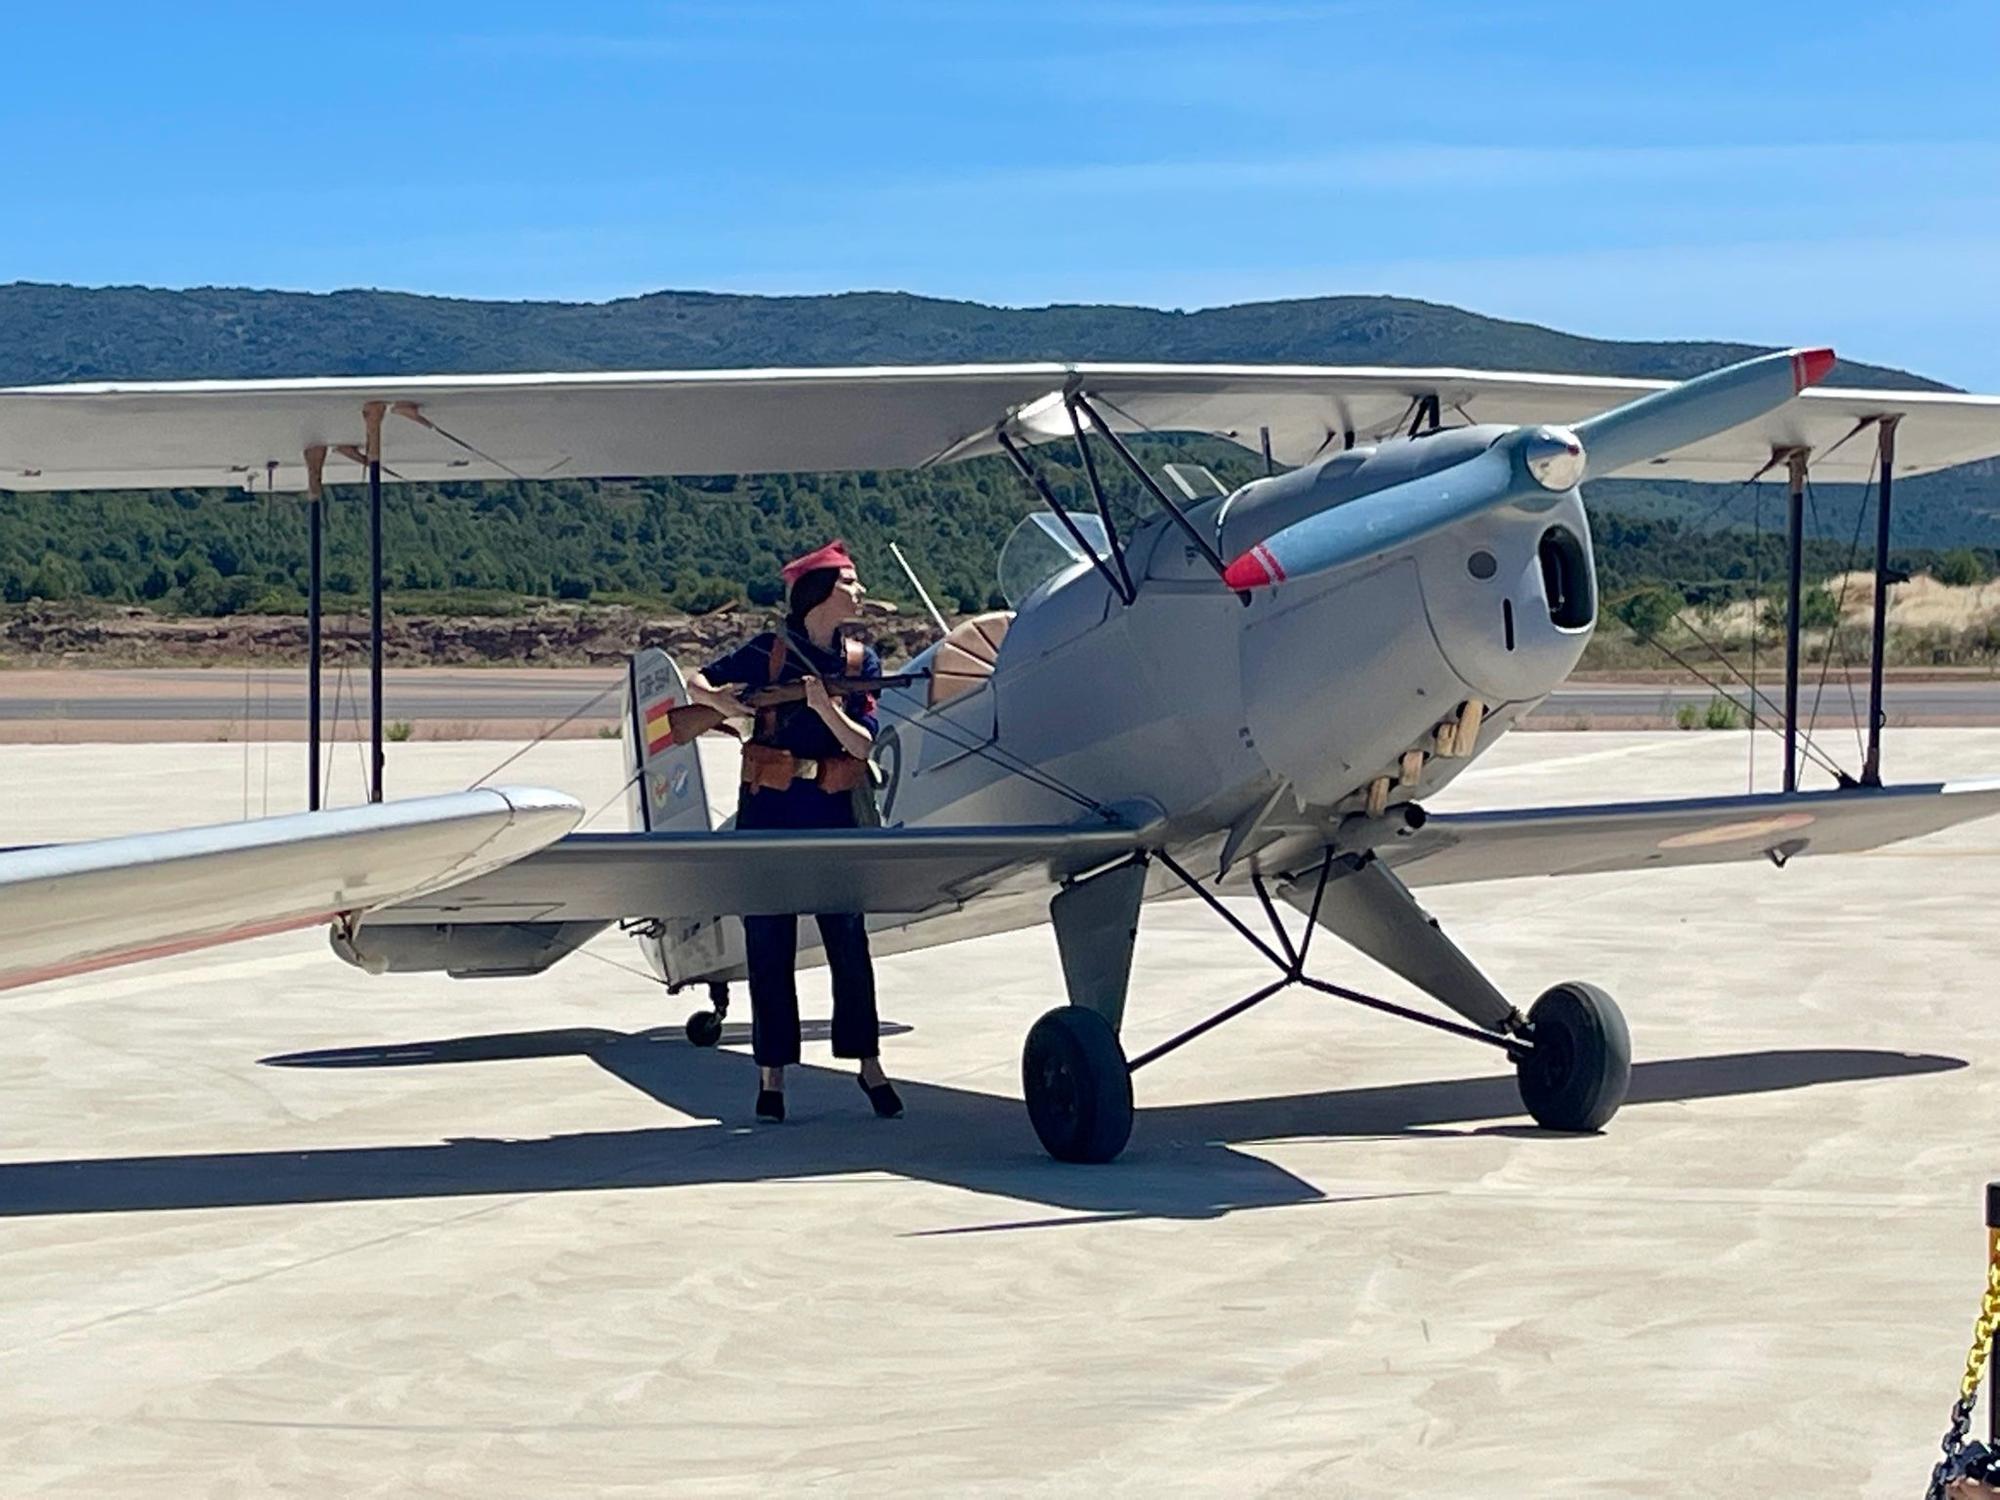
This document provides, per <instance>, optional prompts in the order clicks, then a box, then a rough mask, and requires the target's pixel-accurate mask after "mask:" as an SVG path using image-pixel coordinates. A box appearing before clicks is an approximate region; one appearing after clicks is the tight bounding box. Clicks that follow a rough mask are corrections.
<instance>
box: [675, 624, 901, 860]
mask: <svg viewBox="0 0 2000 1500" xmlns="http://www.w3.org/2000/svg"><path fill="white" fill-rule="evenodd" d="M776 639H777V637H776V635H775V634H774V633H773V632H771V631H768V630H767V631H765V632H764V633H763V634H762V635H759V636H757V637H755V638H754V639H752V640H749V641H746V642H745V643H744V644H743V645H741V646H738V647H737V648H736V649H735V650H734V651H732V652H730V653H729V654H728V655H727V656H725V657H722V658H721V659H720V660H718V661H714V662H711V663H710V664H709V665H708V666H706V667H703V668H702V669H701V675H702V676H704V677H706V678H707V679H708V680H709V682H710V683H711V684H712V685H714V686H716V687H723V686H725V685H726V686H730V687H740V688H742V690H743V691H744V692H746V693H754V692H756V691H757V690H758V689H759V688H765V687H770V686H771V685H772V681H771V671H770V668H771V643H772V642H773V641H774V640H776ZM844 667H845V657H844V655H843V652H842V650H841V638H840V637H839V636H838V635H836V636H835V637H834V640H833V648H832V649H831V650H828V651H822V650H820V649H819V648H818V647H817V646H815V645H814V644H813V643H812V642H811V641H809V640H807V639H806V636H805V632H804V631H798V630H795V631H790V632H788V633H787V636H786V651H785V661H784V665H783V666H782V667H780V668H779V671H778V678H777V680H778V681H780V682H796V681H797V680H798V679H799V678H801V677H809V676H810V677H845V676H846V675H847V673H846V671H845V670H844ZM859 675H860V676H862V677H880V676H881V675H882V658H881V657H880V656H879V655H877V654H876V652H875V648H874V647H872V646H864V647H862V648H861V671H860V673H859ZM841 707H842V708H844V709H845V710H846V711H847V717H848V718H850V719H852V720H854V722H855V723H857V724H859V725H860V726H861V727H862V728H863V729H866V730H867V731H868V732H869V733H870V734H873V733H874V732H875V695H874V694H873V693H849V694H848V695H847V697H846V699H845V700H844V701H843V702H842V704H841ZM777 719H778V723H777V728H776V730H775V731H774V732H773V733H772V734H771V735H770V737H769V738H768V739H767V738H764V737H763V736H759V738H758V743H759V744H768V745H773V746H775V747H777V748H778V749H780V750H789V751H791V752H792V754H794V755H801V756H805V757H808V758H809V759H812V760H824V759H826V758H827V757H829V756H833V755H839V754H841V753H842V751H841V745H840V741H839V740H838V739H836V738H835V737H834V733H833V731H832V730H831V729H829V728H828V727H827V724H826V721H825V720H824V719H822V718H821V717H820V716H819V715H818V714H816V713H814V712H813V711H812V710H811V709H810V708H808V707H807V706H806V705H805V704H804V703H783V704H780V705H779V706H778V710H777ZM736 826H737V827H739V828H851V827H853V826H854V799H853V797H852V796H851V795H850V794H848V793H846V792H823V791H821V790H820V789H819V788H818V787H817V786H815V785H814V784H813V783H812V782H810V781H795V782H793V783H792V784H791V786H789V787H787V788H786V789H785V790H784V791H781V792H780V791H773V790H772V789H771V788H769V787H765V788H764V789H763V790H761V791H757V792H751V791H750V790H748V789H747V788H746V789H745V790H744V791H743V792H742V794H741V796H740V798H739V801H738V803H737V809H736Z"/></svg>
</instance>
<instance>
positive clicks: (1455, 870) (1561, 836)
mask: <svg viewBox="0 0 2000 1500" xmlns="http://www.w3.org/2000/svg"><path fill="white" fill-rule="evenodd" d="M1995 814H2000V779H1995V780H1986V781H1956V782H1935V783H1930V784H1925V785H1912V786H1897V787H1877V788H1869V789H1853V790H1848V791H1835V792H1804V793H1797V794H1794V795H1792V796H1782V795H1769V796H1754V797H1701V798H1693V799H1689V800H1685V801H1673V802H1627V803H1615V802H1614V803H1605V804H1602V805H1599V806H1595V807H1537V808H1525V809H1522V810H1520V811H1516V812H1475V813H1437V814H1433V815H1432V816H1431V817H1430V819H1429V820H1428V821H1427V822H1425V824H1424V826H1423V827H1422V828H1420V829H1418V830H1417V831H1416V832H1415V833H1414V834H1412V835H1410V836H1409V837H1408V838H1407V839H1400V840H1398V841H1397V842H1396V843H1395V844H1394V845H1393V846H1384V847H1383V848H1382V849H1381V850H1380V851H1379V852H1380V854H1381V856H1382V858H1383V859H1384V860H1385V861H1387V862H1388V863H1389V864H1391V865H1392V866H1393V867H1394V868H1395V870H1396V873H1397V874H1398V875H1400V876H1401V877H1402V878H1403V879H1404V880H1405V881H1406V882H1408V883H1409V884H1410V885H1453V884H1457V883H1459V882H1461V881H1469V880H1506V879H1510V878H1512V877H1514V876H1521V875H1591V874H1601V873H1604V872H1607V871H1613V870H1649V869H1655V868H1658V869H1668V868H1672V867H1674V866H1677V865H1707V864H1720V863H1724V862H1726V861H1730V860H1740V859H1759V858H1762V857H1764V856H1765V855H1767V854H1770V855H1776V856H1778V857H1779V858H1784V859H1789V858H1790V857H1791V856H1792V855H1794V854H1807V853H1810V854H1851V853H1855V852H1857V851H1859V850H1863V849H1876V848H1879V847H1881V846H1882V845H1884V844H1893V843H1895V842H1897V841H1898V840H1900V839H1908V838H1916V837H1917V836H1919V835H1921V834H1926V833H1936V832H1937V831H1938V830H1939V829H1943V828H1949V827H1951V826H1952V825H1953V824H1956V823H1967V822H1971V821H1972V820H1973V819H1975V818H1985V817H1991V816H1994V815H1995Z"/></svg>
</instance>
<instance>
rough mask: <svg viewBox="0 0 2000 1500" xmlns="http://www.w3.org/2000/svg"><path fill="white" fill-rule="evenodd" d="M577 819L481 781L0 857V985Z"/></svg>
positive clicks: (480, 867) (512, 842)
mask: <svg viewBox="0 0 2000 1500" xmlns="http://www.w3.org/2000/svg"><path fill="white" fill-rule="evenodd" d="M582 816H583V807H582V805H581V804H580V803H578V802H577V801H575V800H574V799H573V798H570V797H565V796H563V795H561V794H560V793H557V792H546V791H541V790H538V789H535V788H516V787H506V788H502V787H482V788H479V789H477V790H474V791H469V792H455V793H452V794H451V795H449V796H442V797H418V798H413V799H411V800H409V801H405V802H385V803H379V804H376V805H374V806H370V807H350V808H341V809H339V810H337V811H333V812H317V813H295V814H292V815H290V816H286V817H277V818H261V819H258V820H256V821H253V822H248V823H226V824H219V825H216V826H214V827H208V828H187V829H179V830H176V831H174V832H171V833H146V834H138V835H135V836H133V837H130V838H115V839H97V840H94V841H92V842H89V843H81V844H54V845H50V846H48V847H46V848H39V849H14V850H8V851H5V852H0V989H8V988H11V987H13V986H15V985H22V984H33V983H34V982H35V981H37V980H41V979H55V978H59V977H61V976H63V975H66V974H81V973H85V972H87V971H89V970H92V969H102V968H108V967H110V966H111V965H113V964H122V963H132V962H135V961H137V960H139V959H144V958H157V957H162V956H164V955H166V954H170V953H181V952H185V951H187V950H189V949H192V948H202V947H207V946H209V945H211V944H214V943H226V942H230V941H232V940H234V939H237V938H248V937H259V936H262V935H263V934H265V933H270V932H282V931H285V930H286V929H288V928H294V927H308V926H312V925H314V924H316V923H319V922H324V921H327V920H329V919H330V918H332V917H334V916H337V915H339V914H341V913H343V912H353V911H358V910H363V909H366V908H368V907H372V906H378V905H380V904H382V903H383V902H387V901H394V900H397V899H399V898H402V897H407V896H412V895H415V894H417V893H418V892H420V891H425V890H430V889H434V888H436V887H438V886H441V885H446V884H449V883H450V882H452V881H455V880H464V879H468V878H470V877H472V876H475V875H479V874H481V873H483V872H485V871H487V870H491V869H493V868H495V867H496V866H499V865H503V864H505V863H507V862H508V861H509V860H515V859H519V858H520V857H521V856H522V855H524V854H527V853H530V852H531V851H533V850H535V849H539V848H540V847H542V846H543V845H544V844H547V843H548V842H549V841H550V840H552V839H556V838H560V837H561V836H562V835H563V834H564V833H566V832H568V831H569V830H570V829H572V828H574V827H575V826H576V825H577V822H578V821H579V820H580V819H581V818H582Z"/></svg>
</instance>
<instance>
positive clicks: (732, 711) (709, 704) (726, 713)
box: [687, 672, 757, 719]
mask: <svg viewBox="0 0 2000 1500" xmlns="http://www.w3.org/2000/svg"><path fill="white" fill-rule="evenodd" d="M687 690H688V697H689V698H690V699H691V700H693V701H694V702H696V703H699V704H701V705H702V706H703V707H705V708H712V709H714V710H715V711H716V712H717V713H719V714H721V715H722V716H723V717H724V718H725V719H754V718H756V717H757V710H756V709H754V708H752V707H751V706H750V705H749V704H747V703H745V702H744V701H743V696H742V694H741V692H740V691H732V690H731V689H728V688H719V687H715V686H714V685H712V684H711V683H710V682H709V680H708V679H707V678H706V677H704V676H702V675H701V673H699V672H697V673H695V674H694V676H692V677H690V678H689V679H688V684H687Z"/></svg>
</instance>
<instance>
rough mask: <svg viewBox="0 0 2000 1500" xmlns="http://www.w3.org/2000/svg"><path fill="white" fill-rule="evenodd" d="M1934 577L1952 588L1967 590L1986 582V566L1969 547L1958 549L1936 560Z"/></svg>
mask: <svg viewBox="0 0 2000 1500" xmlns="http://www.w3.org/2000/svg"><path fill="white" fill-rule="evenodd" d="M1936 577H1937V581H1938V582H1939V583H1947V584H1950V585H1951V586H1952V587H1953V588H1961V589H1962V588H1969V587H1971V586H1972V585H1974V584H1981V583H1984V582H1986V577H1987V574H1986V564H1985V563H1984V562H1983V561H1982V560H1981V559H1980V556H1979V554H1978V553H1977V552H1974V551H1973V550H1972V549H1971V548H1970V547H1960V548H1957V549H1956V550H1954V551H1951V552H1947V553H1945V555H1944V556H1943V557H1941V558H1939V559H1938V565H1937V573H1936Z"/></svg>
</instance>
